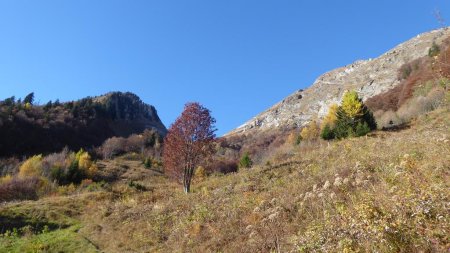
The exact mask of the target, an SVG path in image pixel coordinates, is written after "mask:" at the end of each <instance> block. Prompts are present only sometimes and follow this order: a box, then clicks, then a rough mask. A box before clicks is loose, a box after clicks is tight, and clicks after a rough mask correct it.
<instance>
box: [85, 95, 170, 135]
mask: <svg viewBox="0 0 450 253" xmlns="http://www.w3.org/2000/svg"><path fill="white" fill-rule="evenodd" d="M94 101H95V102H98V103H101V104H103V105H104V106H105V108H106V110H107V112H108V113H109V115H110V116H111V118H112V119H113V120H114V121H115V122H121V123H128V124H133V125H135V126H136V127H138V128H141V129H142V131H143V129H147V128H153V129H156V130H158V132H160V133H161V134H163V135H165V134H166V132H167V129H166V127H165V126H164V124H163V123H162V122H161V120H160V118H159V116H158V113H157V111H156V109H155V107H154V106H152V105H148V104H146V103H144V102H143V101H142V100H141V99H140V98H139V97H138V96H137V95H136V94H133V93H131V92H125V93H123V92H110V93H107V94H105V95H102V96H99V97H96V98H94Z"/></svg>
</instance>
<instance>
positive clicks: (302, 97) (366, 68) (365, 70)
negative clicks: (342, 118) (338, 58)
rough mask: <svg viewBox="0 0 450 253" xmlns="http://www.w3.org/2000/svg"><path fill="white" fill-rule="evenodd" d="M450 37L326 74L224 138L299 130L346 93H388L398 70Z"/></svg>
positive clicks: (417, 40) (432, 36) (424, 37)
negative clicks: (251, 133) (270, 130)
mask: <svg viewBox="0 0 450 253" xmlns="http://www.w3.org/2000/svg"><path fill="white" fill-rule="evenodd" d="M449 36H450V29H447V28H443V29H438V30H433V31H431V32H427V33H423V34H420V35H417V36H416V37H414V38H412V39H410V40H409V41H407V42H404V43H402V44H400V45H398V46H396V47H395V48H393V49H391V50H389V51H388V52H386V53H384V54H383V55H381V56H380V57H378V58H376V59H368V60H358V61H355V62H354V63H352V64H349V65H347V66H344V67H341V68H337V69H334V70H332V71H329V72H327V73H325V74H323V75H321V76H320V77H319V78H317V79H316V81H315V82H314V83H313V84H312V85H311V86H310V87H309V88H307V89H305V90H298V91H296V92H294V93H293V94H291V95H289V96H288V97H286V98H285V99H283V100H282V101H281V102H279V103H277V104H275V105H274V106H272V107H271V108H269V109H268V110H266V111H264V112H262V113H261V114H259V115H257V116H256V117H254V118H252V119H251V120H249V121H247V122H246V123H245V124H243V125H242V126H240V127H238V128H237V129H235V130H233V131H231V132H230V133H228V134H227V135H234V134H243V133H250V132H254V131H258V130H269V129H273V128H278V127H288V128H289V127H301V126H304V125H306V124H307V123H308V122H310V121H311V120H312V119H314V118H316V117H318V118H321V117H323V116H324V115H325V114H326V113H327V111H328V107H329V106H330V105H331V104H332V103H338V102H339V101H340V100H341V98H342V95H343V94H344V92H345V91H346V90H356V91H357V92H358V93H359V95H360V96H361V97H362V99H363V100H366V99H368V98H370V97H373V96H375V95H378V94H380V93H383V92H385V91H388V90H390V89H392V88H394V87H395V86H397V85H398V84H399V83H400V80H399V79H398V70H399V68H400V67H401V66H402V65H403V64H405V63H408V62H411V61H413V60H416V59H418V58H421V57H423V56H426V55H427V54H428V50H429V48H430V47H431V46H432V44H433V42H434V43H436V44H437V45H440V44H441V43H442V41H443V40H444V39H446V38H448V37H449Z"/></svg>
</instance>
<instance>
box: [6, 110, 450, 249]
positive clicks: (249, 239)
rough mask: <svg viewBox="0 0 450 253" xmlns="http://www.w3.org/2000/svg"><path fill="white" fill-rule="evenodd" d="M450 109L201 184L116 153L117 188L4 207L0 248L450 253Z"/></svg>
mask: <svg viewBox="0 0 450 253" xmlns="http://www.w3.org/2000/svg"><path fill="white" fill-rule="evenodd" d="M449 110H450V108H449V106H448V103H447V104H446V105H445V106H444V107H443V108H441V109H439V110H436V111H434V112H431V113H429V114H425V115H422V116H420V117H419V118H418V119H416V120H415V121H413V122H412V123H411V124H410V125H409V126H408V127H406V128H405V129H403V130H401V131H391V132H383V131H377V132H374V133H372V134H370V135H369V136H367V137H362V138H350V139H345V140H340V141H333V142H322V141H320V142H315V143H311V144H309V145H300V146H296V147H292V146H288V147H286V146H282V147H281V148H280V149H279V151H278V152H274V153H273V156H272V157H271V158H270V159H269V161H270V163H268V164H267V165H265V166H255V167H253V168H250V169H241V170H240V171H239V172H238V173H232V174H227V175H222V174H214V175H211V176H209V177H207V176H205V175H202V174H200V173H198V174H197V175H196V177H195V179H194V180H195V181H194V184H193V188H192V191H193V193H191V194H184V193H183V192H182V189H181V188H180V187H179V186H178V185H176V184H174V183H173V182H172V181H170V180H168V179H166V178H165V177H164V176H163V175H162V174H160V173H159V172H157V171H154V170H152V169H145V168H144V166H143V165H142V163H140V162H133V161H129V160H127V159H125V158H116V159H115V160H114V161H111V162H108V163H106V164H104V165H103V166H102V167H103V168H100V169H101V170H104V171H105V173H106V172H108V173H119V174H120V175H119V178H121V179H122V180H120V181H116V182H115V183H113V184H112V185H110V187H103V188H97V189H95V190H94V192H89V191H87V190H86V189H82V188H80V189H75V190H73V192H71V193H70V194H69V195H68V196H60V197H46V198H42V199H40V200H38V201H35V202H33V201H31V202H30V201H25V202H20V203H9V204H4V205H3V206H1V207H0V214H1V215H0V219H1V220H2V222H1V223H0V224H2V225H1V226H2V227H1V228H0V230H1V231H2V233H3V235H2V237H0V245H2V246H3V247H0V248H2V249H0V251H3V252H24V251H25V252H26V251H38V252H39V251H43V252H46V251H47V252H56V251H59V250H60V249H61V248H64V251H66V252H70V251H73V252H76V251H79V249H85V252H89V251H93V252H95V251H105V252H270V251H272V252H373V251H378V252H445V251H446V250H447V249H448V248H449V246H450V238H449V234H450V227H449V224H450V220H449V218H450V217H449V214H450V213H449V211H450V210H449V206H448V203H449V200H450V193H449V191H448V189H449V187H450V185H449V182H450V177H449V172H450V171H449V168H450V132H449V130H450V113H449ZM123 167H126V168H127V169H126V170H120V168H123ZM117 170H119V171H118V172H117ZM91 191H92V190H91ZM5 221H6V222H5ZM45 226H46V229H44V227H45ZM6 230H9V232H5V231H6ZM11 231H16V232H11ZM50 238H52V239H50Z"/></svg>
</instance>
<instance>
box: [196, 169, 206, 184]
mask: <svg viewBox="0 0 450 253" xmlns="http://www.w3.org/2000/svg"><path fill="white" fill-rule="evenodd" d="M206 176H207V174H206V169H205V167H203V166H198V167H197V169H196V170H195V173H194V180H196V181H197V182H199V181H203V180H205V178H206Z"/></svg>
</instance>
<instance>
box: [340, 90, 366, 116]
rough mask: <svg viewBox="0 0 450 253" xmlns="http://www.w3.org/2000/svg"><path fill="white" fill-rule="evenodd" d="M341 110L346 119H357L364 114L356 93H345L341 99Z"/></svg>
mask: <svg viewBox="0 0 450 253" xmlns="http://www.w3.org/2000/svg"><path fill="white" fill-rule="evenodd" d="M341 108H342V110H343V111H344V113H345V114H346V115H347V117H349V118H351V119H355V118H358V117H362V116H363V114H364V112H363V108H364V105H363V103H362V102H361V100H360V99H359V97H358V93H357V92H356V91H347V92H345V94H344V96H343V97H342V104H341Z"/></svg>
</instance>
